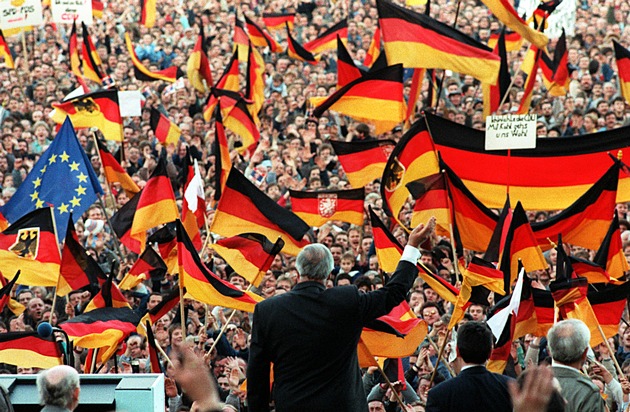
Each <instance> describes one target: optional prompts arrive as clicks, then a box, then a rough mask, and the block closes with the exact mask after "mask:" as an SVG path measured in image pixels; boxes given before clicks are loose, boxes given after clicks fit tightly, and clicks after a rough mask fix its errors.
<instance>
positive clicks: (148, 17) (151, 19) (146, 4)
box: [140, 0, 157, 29]
mask: <svg viewBox="0 0 630 412" xmlns="http://www.w3.org/2000/svg"><path fill="white" fill-rule="evenodd" d="M156 19H157V0H140V24H142V25H143V26H144V27H146V28H149V29H150V28H151V27H153V26H155V21H156Z"/></svg>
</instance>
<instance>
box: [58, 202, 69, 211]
mask: <svg viewBox="0 0 630 412" xmlns="http://www.w3.org/2000/svg"><path fill="white" fill-rule="evenodd" d="M57 210H59V214H62V213H68V205H67V204H65V203H62V204H60V205H59V207H58V208H57Z"/></svg>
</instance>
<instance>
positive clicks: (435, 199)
mask: <svg viewBox="0 0 630 412" xmlns="http://www.w3.org/2000/svg"><path fill="white" fill-rule="evenodd" d="M407 190H409V193H411V196H413V198H414V199H415V201H416V203H415V204H414V206H413V214H412V215H411V227H416V226H418V225H419V224H421V223H424V222H426V221H428V220H429V219H430V218H431V216H435V218H436V221H437V226H436V233H438V235H440V236H446V237H449V234H450V226H451V211H450V206H449V203H448V189H447V186H446V178H445V176H444V175H443V174H442V173H437V174H434V175H431V176H428V177H425V178H422V179H418V180H414V181H413V182H410V183H407Z"/></svg>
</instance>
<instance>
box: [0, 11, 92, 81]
mask: <svg viewBox="0 0 630 412" xmlns="http://www.w3.org/2000/svg"><path fill="white" fill-rule="evenodd" d="M68 55H69V57H70V69H71V70H72V73H74V75H75V76H76V77H77V79H81V78H83V73H81V56H80V54H79V41H78V39H77V22H76V20H75V21H73V22H72V30H71V31H70V38H69V39H68ZM5 58H6V57H5Z"/></svg>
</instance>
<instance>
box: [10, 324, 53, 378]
mask: <svg viewBox="0 0 630 412" xmlns="http://www.w3.org/2000/svg"><path fill="white" fill-rule="evenodd" d="M0 362H2V363H8V364H9V365H15V366H18V367H22V368H41V369H49V368H52V367H53V366H57V365H61V364H62V360H61V352H60V351H59V346H58V345H57V341H55V339H54V338H53V337H52V336H50V337H48V338H42V337H40V336H39V335H38V334H37V332H5V333H0Z"/></svg>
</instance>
